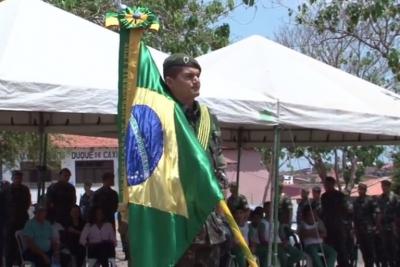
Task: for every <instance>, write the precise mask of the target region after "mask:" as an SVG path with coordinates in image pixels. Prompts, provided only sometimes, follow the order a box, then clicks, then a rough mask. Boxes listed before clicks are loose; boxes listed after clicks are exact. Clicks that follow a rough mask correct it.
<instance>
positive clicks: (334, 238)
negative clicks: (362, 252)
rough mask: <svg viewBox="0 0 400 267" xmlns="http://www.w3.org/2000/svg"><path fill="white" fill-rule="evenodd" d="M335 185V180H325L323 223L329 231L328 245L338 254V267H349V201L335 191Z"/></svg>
mask: <svg viewBox="0 0 400 267" xmlns="http://www.w3.org/2000/svg"><path fill="white" fill-rule="evenodd" d="M335 183H336V180H335V178H333V177H330V176H328V177H326V178H325V181H324V187H325V193H323V194H322V197H321V207H322V221H323V222H324V224H325V226H326V230H327V237H326V243H327V244H328V245H330V246H331V247H333V248H334V249H335V250H336V252H337V261H338V266H339V267H349V266H350V259H349V251H348V250H347V246H346V241H347V237H346V224H345V221H346V219H347V215H348V208H347V201H346V197H345V195H344V194H343V193H342V192H339V191H338V190H336V189H335Z"/></svg>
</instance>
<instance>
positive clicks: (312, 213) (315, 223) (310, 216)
mask: <svg viewBox="0 0 400 267" xmlns="http://www.w3.org/2000/svg"><path fill="white" fill-rule="evenodd" d="M302 213H303V214H302V215H303V220H302V223H301V224H300V225H299V230H298V231H299V235H300V239H301V241H302V242H303V244H304V251H305V252H306V253H307V254H308V255H310V257H311V260H312V264H313V266H315V267H324V266H327V267H334V266H335V261H336V255H337V254H336V251H335V250H334V249H333V248H331V247H330V246H328V245H326V244H324V243H323V238H325V237H326V229H325V225H324V223H323V222H322V221H321V220H320V219H319V217H318V215H317V214H318V212H317V211H316V210H315V209H314V208H313V207H312V206H310V205H307V206H305V207H304V208H303V212H302ZM320 253H323V254H322V257H321V254H320Z"/></svg>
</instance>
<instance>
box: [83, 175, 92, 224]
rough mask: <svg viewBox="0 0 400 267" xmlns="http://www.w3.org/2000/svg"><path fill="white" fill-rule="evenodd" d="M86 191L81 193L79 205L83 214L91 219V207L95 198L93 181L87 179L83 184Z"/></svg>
mask: <svg viewBox="0 0 400 267" xmlns="http://www.w3.org/2000/svg"><path fill="white" fill-rule="evenodd" d="M83 188H84V190H85V193H83V195H81V199H80V200H79V207H80V208H81V212H82V216H83V218H84V219H85V220H86V221H87V220H88V219H89V209H90V205H91V203H92V199H93V193H94V191H93V190H92V189H91V188H92V182H90V181H86V182H85V183H84V185H83Z"/></svg>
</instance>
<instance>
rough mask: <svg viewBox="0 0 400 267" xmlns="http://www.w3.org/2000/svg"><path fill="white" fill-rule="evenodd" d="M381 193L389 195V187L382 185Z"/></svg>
mask: <svg viewBox="0 0 400 267" xmlns="http://www.w3.org/2000/svg"><path fill="white" fill-rule="evenodd" d="M382 192H383V193H384V194H389V193H390V186H389V185H386V184H383V185H382Z"/></svg>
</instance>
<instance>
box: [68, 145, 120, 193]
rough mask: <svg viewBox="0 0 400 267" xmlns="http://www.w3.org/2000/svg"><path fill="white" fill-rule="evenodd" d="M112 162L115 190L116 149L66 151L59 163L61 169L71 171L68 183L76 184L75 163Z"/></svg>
mask: <svg viewBox="0 0 400 267" xmlns="http://www.w3.org/2000/svg"><path fill="white" fill-rule="evenodd" d="M93 160H113V161H114V175H115V186H114V187H115V190H117V191H118V190H119V188H118V184H119V183H118V148H76V149H68V150H67V152H66V154H65V158H64V159H63V160H62V161H61V168H68V169H69V170H71V180H70V183H72V184H73V185H75V184H76V180H75V177H76V170H75V162H76V161H93Z"/></svg>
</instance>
